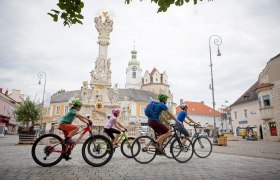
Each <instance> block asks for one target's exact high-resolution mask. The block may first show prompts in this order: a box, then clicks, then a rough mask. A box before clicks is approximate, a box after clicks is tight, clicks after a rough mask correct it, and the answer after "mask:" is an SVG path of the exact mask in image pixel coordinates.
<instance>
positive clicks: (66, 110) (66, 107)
mask: <svg viewBox="0 0 280 180" xmlns="http://www.w3.org/2000/svg"><path fill="white" fill-rule="evenodd" d="M68 111H69V107H68V106H65V107H64V114H66V113H68Z"/></svg>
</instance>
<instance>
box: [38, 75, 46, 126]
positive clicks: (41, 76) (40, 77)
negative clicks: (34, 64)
mask: <svg viewBox="0 0 280 180" xmlns="http://www.w3.org/2000/svg"><path fill="white" fill-rule="evenodd" d="M38 77H39V83H38V84H41V79H42V78H44V79H45V81H44V91H43V100H42V110H44V100H45V88H46V78H47V75H46V73H45V72H42V71H41V72H39V73H38ZM42 121H43V116H42V117H41V123H40V127H41V129H42V128H43V127H42Z"/></svg>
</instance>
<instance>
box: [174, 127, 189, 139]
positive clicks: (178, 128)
mask: <svg viewBox="0 0 280 180" xmlns="http://www.w3.org/2000/svg"><path fill="white" fill-rule="evenodd" d="M175 128H176V129H177V130H178V131H179V132H180V133H182V134H184V136H185V137H190V133H189V132H188V130H187V129H186V128H185V127H184V126H183V125H182V126H178V125H177V126H175Z"/></svg>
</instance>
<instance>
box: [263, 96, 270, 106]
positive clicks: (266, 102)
mask: <svg viewBox="0 0 280 180" xmlns="http://www.w3.org/2000/svg"><path fill="white" fill-rule="evenodd" d="M262 99H263V106H264V107H267V106H270V98H269V95H264V96H262Z"/></svg>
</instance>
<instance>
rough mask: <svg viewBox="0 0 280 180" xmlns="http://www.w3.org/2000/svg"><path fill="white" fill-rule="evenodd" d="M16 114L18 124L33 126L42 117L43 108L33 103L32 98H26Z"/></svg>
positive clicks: (16, 110) (17, 108)
mask: <svg viewBox="0 0 280 180" xmlns="http://www.w3.org/2000/svg"><path fill="white" fill-rule="evenodd" d="M14 114H15V118H16V119H17V121H18V122H21V123H22V124H23V125H26V126H28V125H30V123H31V125H32V126H33V125H34V124H35V123H36V122H37V121H38V120H39V119H41V117H42V107H41V105H40V104H36V103H35V102H34V101H31V100H30V98H26V100H25V101H24V102H23V103H21V104H20V105H19V106H17V107H16V109H15V111H14Z"/></svg>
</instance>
